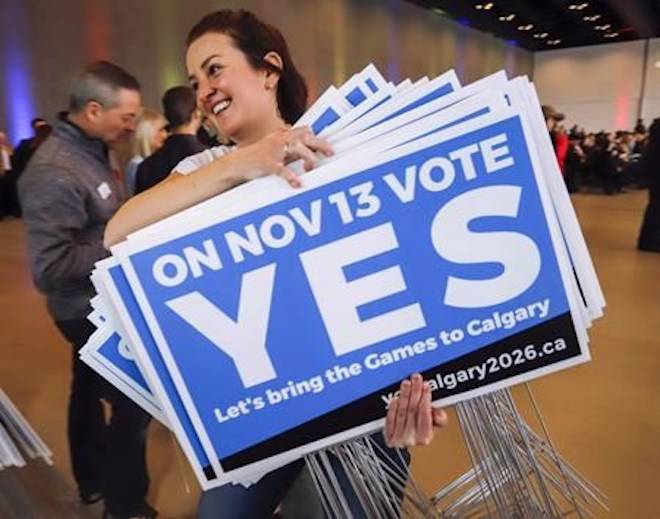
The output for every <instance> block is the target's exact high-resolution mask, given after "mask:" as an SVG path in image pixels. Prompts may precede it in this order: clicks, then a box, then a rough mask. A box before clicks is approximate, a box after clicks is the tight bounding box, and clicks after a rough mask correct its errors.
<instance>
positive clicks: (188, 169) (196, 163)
mask: <svg viewBox="0 0 660 519" xmlns="http://www.w3.org/2000/svg"><path fill="white" fill-rule="evenodd" d="M232 149H233V147H232V146H224V145H221V146H214V147H213V148H208V149H206V150H204V151H200V152H199V153H195V154H194V155H191V156H190V157H186V158H185V159H183V160H182V161H181V162H179V163H178V164H177V165H176V167H175V168H174V171H176V172H177V173H180V174H181V175H188V174H189V173H192V172H193V171H195V170H196V169H199V168H201V167H203V166H206V165H207V164H210V163H211V162H213V161H214V160H215V159H218V158H220V157H223V156H224V155H226V154H227V153H229V152H230V151H231V150H232Z"/></svg>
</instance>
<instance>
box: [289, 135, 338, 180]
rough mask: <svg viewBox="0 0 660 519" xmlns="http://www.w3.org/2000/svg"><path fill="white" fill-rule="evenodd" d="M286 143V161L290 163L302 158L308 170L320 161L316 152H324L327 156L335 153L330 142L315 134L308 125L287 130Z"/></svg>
mask: <svg viewBox="0 0 660 519" xmlns="http://www.w3.org/2000/svg"><path fill="white" fill-rule="evenodd" d="M284 143H285V144H284V162H285V163H287V164H288V163H289V162H292V161H294V160H298V159H302V160H303V161H304V162H305V169H306V170H310V169H312V168H313V167H314V166H315V165H316V163H317V162H318V160H319V159H318V157H317V156H316V153H322V154H324V155H325V156H327V157H329V156H330V155H332V154H333V151H332V147H331V146H330V144H328V143H327V142H326V141H325V140H324V139H320V138H319V137H317V136H316V135H314V133H313V132H312V130H311V129H310V128H309V127H307V126H304V127H301V128H295V129H292V130H286V131H285V134H284Z"/></svg>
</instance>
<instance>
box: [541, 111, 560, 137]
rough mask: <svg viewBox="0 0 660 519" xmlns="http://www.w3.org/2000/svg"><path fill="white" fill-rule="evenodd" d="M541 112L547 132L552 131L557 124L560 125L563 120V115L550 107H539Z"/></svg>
mask: <svg viewBox="0 0 660 519" xmlns="http://www.w3.org/2000/svg"><path fill="white" fill-rule="evenodd" d="M541 110H542V111H543V117H544V118H545V124H546V125H547V127H548V130H550V131H553V130H554V129H555V127H556V126H557V123H560V122H561V121H563V120H564V114H562V113H559V112H558V111H557V110H555V109H554V107H552V106H550V105H543V106H542V107H541Z"/></svg>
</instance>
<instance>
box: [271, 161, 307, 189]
mask: <svg viewBox="0 0 660 519" xmlns="http://www.w3.org/2000/svg"><path fill="white" fill-rule="evenodd" d="M273 168H274V170H275V171H274V173H275V174H276V175H277V176H279V177H282V178H283V179H284V180H286V181H287V182H288V183H289V185H290V186H291V187H295V188H298V187H300V186H302V182H301V181H300V178H298V175H296V174H295V173H294V172H293V171H291V170H290V169H289V168H287V167H286V166H285V165H283V164H275V166H274V167H273Z"/></svg>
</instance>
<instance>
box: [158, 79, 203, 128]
mask: <svg viewBox="0 0 660 519" xmlns="http://www.w3.org/2000/svg"><path fill="white" fill-rule="evenodd" d="M162 103H163V110H164V111H165V117H166V118H167V121H168V123H169V126H170V131H171V132H172V133H177V132H178V131H179V130H180V129H182V128H184V127H185V128H188V129H189V131H190V132H191V133H192V134H195V133H196V132H197V130H198V129H199V126H200V124H201V123H202V116H201V114H200V111H199V110H198V109H197V99H196V97H195V91H194V90H193V89H192V88H190V87H188V86H175V87H172V88H170V89H169V90H167V91H166V92H165V94H164V95H163V99H162Z"/></svg>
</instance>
